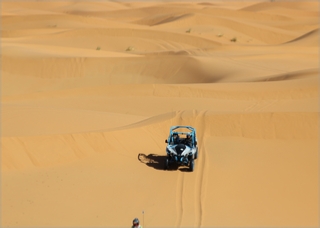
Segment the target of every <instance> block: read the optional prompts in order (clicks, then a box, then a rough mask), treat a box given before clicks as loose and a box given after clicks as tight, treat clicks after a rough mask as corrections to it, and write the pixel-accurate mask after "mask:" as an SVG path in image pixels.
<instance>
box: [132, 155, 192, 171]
mask: <svg viewBox="0 0 320 228" xmlns="http://www.w3.org/2000/svg"><path fill="white" fill-rule="evenodd" d="M166 157H167V156H166V155H157V154H148V155H145V154H142V153H140V154H138V160H139V161H140V162H141V163H144V164H146V165H147V166H149V167H151V168H154V169H157V170H165V169H164V167H165V161H166ZM174 170H179V171H181V172H189V169H188V168H185V167H179V165H177V164H171V165H170V168H169V169H168V170H166V171H174Z"/></svg>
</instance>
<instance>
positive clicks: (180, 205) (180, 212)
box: [175, 111, 184, 227]
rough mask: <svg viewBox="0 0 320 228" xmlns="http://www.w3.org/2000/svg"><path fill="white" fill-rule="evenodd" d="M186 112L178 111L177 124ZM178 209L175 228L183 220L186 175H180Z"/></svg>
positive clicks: (177, 198)
mask: <svg viewBox="0 0 320 228" xmlns="http://www.w3.org/2000/svg"><path fill="white" fill-rule="evenodd" d="M183 112H184V111H177V112H176V116H175V120H176V121H175V122H176V123H177V124H179V125H181V120H182V115H183ZM176 189H177V190H176V208H177V220H176V223H175V227H181V223H182V218H183V211H184V209H183V207H184V205H183V198H184V197H183V195H184V173H181V172H179V173H178V180H177V187H176Z"/></svg>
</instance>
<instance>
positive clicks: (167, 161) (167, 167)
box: [164, 158, 169, 170]
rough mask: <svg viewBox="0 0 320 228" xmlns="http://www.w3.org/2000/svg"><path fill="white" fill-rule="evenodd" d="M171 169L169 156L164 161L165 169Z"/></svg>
mask: <svg viewBox="0 0 320 228" xmlns="http://www.w3.org/2000/svg"><path fill="white" fill-rule="evenodd" d="M168 169H169V158H166V160H165V163H164V170H168Z"/></svg>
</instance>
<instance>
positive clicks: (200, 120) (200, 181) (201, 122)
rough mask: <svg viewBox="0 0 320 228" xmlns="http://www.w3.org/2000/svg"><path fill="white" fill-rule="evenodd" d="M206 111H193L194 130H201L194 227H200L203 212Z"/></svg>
mask: <svg viewBox="0 0 320 228" xmlns="http://www.w3.org/2000/svg"><path fill="white" fill-rule="evenodd" d="M207 112H208V110H206V111H201V112H200V113H199V114H197V113H195V114H196V130H197V129H202V131H200V132H197V139H198V143H199V145H198V149H199V156H198V159H197V160H196V161H197V162H196V166H195V172H197V176H196V184H195V215H196V217H195V225H194V226H195V227H201V225H202V222H203V221H202V220H203V214H204V200H205V190H206V188H205V185H206V180H207V172H206V170H207V162H206V159H207V151H206V149H205V147H204V134H205V126H206V123H205V116H206V113H207Z"/></svg>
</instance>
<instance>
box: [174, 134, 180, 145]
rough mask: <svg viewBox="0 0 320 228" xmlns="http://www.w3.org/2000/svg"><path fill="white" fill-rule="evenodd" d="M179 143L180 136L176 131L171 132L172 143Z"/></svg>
mask: <svg viewBox="0 0 320 228" xmlns="http://www.w3.org/2000/svg"><path fill="white" fill-rule="evenodd" d="M179 143H180V137H179V135H178V133H173V144H179Z"/></svg>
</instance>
